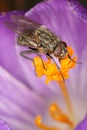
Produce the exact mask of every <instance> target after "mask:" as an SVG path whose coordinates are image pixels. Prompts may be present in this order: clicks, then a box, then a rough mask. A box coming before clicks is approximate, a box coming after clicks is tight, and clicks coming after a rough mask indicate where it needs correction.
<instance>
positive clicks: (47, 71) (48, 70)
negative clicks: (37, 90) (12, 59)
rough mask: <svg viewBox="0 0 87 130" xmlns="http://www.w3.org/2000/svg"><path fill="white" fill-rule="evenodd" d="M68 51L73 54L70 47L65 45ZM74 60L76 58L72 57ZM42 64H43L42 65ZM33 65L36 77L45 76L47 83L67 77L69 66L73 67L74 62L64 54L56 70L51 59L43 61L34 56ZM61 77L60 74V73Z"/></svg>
mask: <svg viewBox="0 0 87 130" xmlns="http://www.w3.org/2000/svg"><path fill="white" fill-rule="evenodd" d="M67 50H68V53H69V55H70V56H72V55H73V53H74V52H73V50H72V48H71V47H67ZM72 59H73V60H74V61H76V60H77V57H74V58H72ZM43 64H44V66H43ZM34 65H35V69H36V74H37V76H38V77H41V76H46V83H49V82H50V81H51V80H55V81H57V82H58V81H62V80H63V77H64V79H67V78H69V74H68V73H69V70H70V69H71V68H74V67H75V65H76V63H75V62H73V61H72V60H71V59H69V57H68V56H67V55H66V56H65V58H64V59H61V61H60V70H58V68H57V66H56V64H55V63H54V62H52V61H51V59H50V60H49V59H48V60H47V61H43V63H42V60H41V58H40V57H38V56H36V57H35V58H34ZM60 71H61V73H62V75H63V77H62V76H61V73H60Z"/></svg>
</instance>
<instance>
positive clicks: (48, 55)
mask: <svg viewBox="0 0 87 130" xmlns="http://www.w3.org/2000/svg"><path fill="white" fill-rule="evenodd" d="M46 55H47V57H49V58H51V59H52V61H53V62H54V63H55V64H56V66H57V68H58V70H59V72H60V74H61V76H62V79H63V81H65V79H64V76H63V74H62V72H61V70H60V67H59V66H58V64H57V63H56V61H55V60H54V58H53V57H52V56H51V55H50V54H49V53H46Z"/></svg>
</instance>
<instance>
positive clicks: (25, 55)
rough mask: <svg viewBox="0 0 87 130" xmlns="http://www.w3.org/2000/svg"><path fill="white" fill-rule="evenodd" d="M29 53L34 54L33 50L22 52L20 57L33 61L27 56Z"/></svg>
mask: <svg viewBox="0 0 87 130" xmlns="http://www.w3.org/2000/svg"><path fill="white" fill-rule="evenodd" d="M29 53H33V52H32V51H31V50H26V51H21V52H20V55H21V56H22V57H24V58H26V59H28V60H31V61H33V59H32V58H30V57H28V56H27V54H29Z"/></svg>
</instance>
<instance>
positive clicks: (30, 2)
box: [0, 0, 87, 12]
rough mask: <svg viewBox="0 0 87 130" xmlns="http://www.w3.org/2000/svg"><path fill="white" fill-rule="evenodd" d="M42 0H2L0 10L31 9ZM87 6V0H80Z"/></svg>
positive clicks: (0, 0)
mask: <svg viewBox="0 0 87 130" xmlns="http://www.w3.org/2000/svg"><path fill="white" fill-rule="evenodd" d="M41 1H42V0H0V12H6V11H11V10H25V11H26V10H29V9H30V8H32V7H33V6H34V5H36V4H37V3H39V2H41ZM78 1H79V2H80V3H81V4H82V5H83V6H84V7H85V8H87V0H78Z"/></svg>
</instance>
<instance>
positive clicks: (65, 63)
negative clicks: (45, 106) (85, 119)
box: [34, 46, 77, 130]
mask: <svg viewBox="0 0 87 130" xmlns="http://www.w3.org/2000/svg"><path fill="white" fill-rule="evenodd" d="M67 50H68V53H69V55H70V56H72V55H73V50H72V48H71V47H69V46H68V47H67ZM76 60H77V58H76V57H74V58H72V60H71V59H70V58H69V57H68V55H67V56H66V57H65V58H64V59H62V60H61V61H60V70H58V67H57V65H56V64H55V63H53V62H51V60H50V59H48V60H47V61H43V60H42V59H41V58H40V57H38V56H37V57H35V58H34V65H35V69H36V74H37V76H38V77H41V76H46V84H47V83H49V82H50V81H52V80H55V81H56V82H57V83H58V85H59V86H60V88H61V91H62V94H63V97H64V100H65V104H66V108H67V110H68V112H69V115H68V114H66V113H65V112H63V110H61V108H60V107H59V106H58V104H56V103H53V104H52V105H51V106H49V114H50V116H51V118H52V119H53V120H55V121H56V122H58V123H63V124H67V126H69V128H70V130H73V128H74V127H75V124H74V122H73V120H75V118H74V113H73V110H72V106H71V102H70V98H69V94H68V91H67V86H66V84H65V82H64V81H63V78H62V75H63V77H64V79H67V78H69V74H68V73H69V70H70V69H71V68H73V67H75V65H76V63H75V62H73V61H76ZM60 72H61V73H62V75H61V73H60ZM70 117H72V118H71V119H72V120H71V119H70ZM35 124H36V126H38V127H39V128H40V129H42V130H63V129H62V128H56V127H50V126H47V125H45V124H43V123H42V117H41V116H40V115H38V116H37V117H36V119H35Z"/></svg>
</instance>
